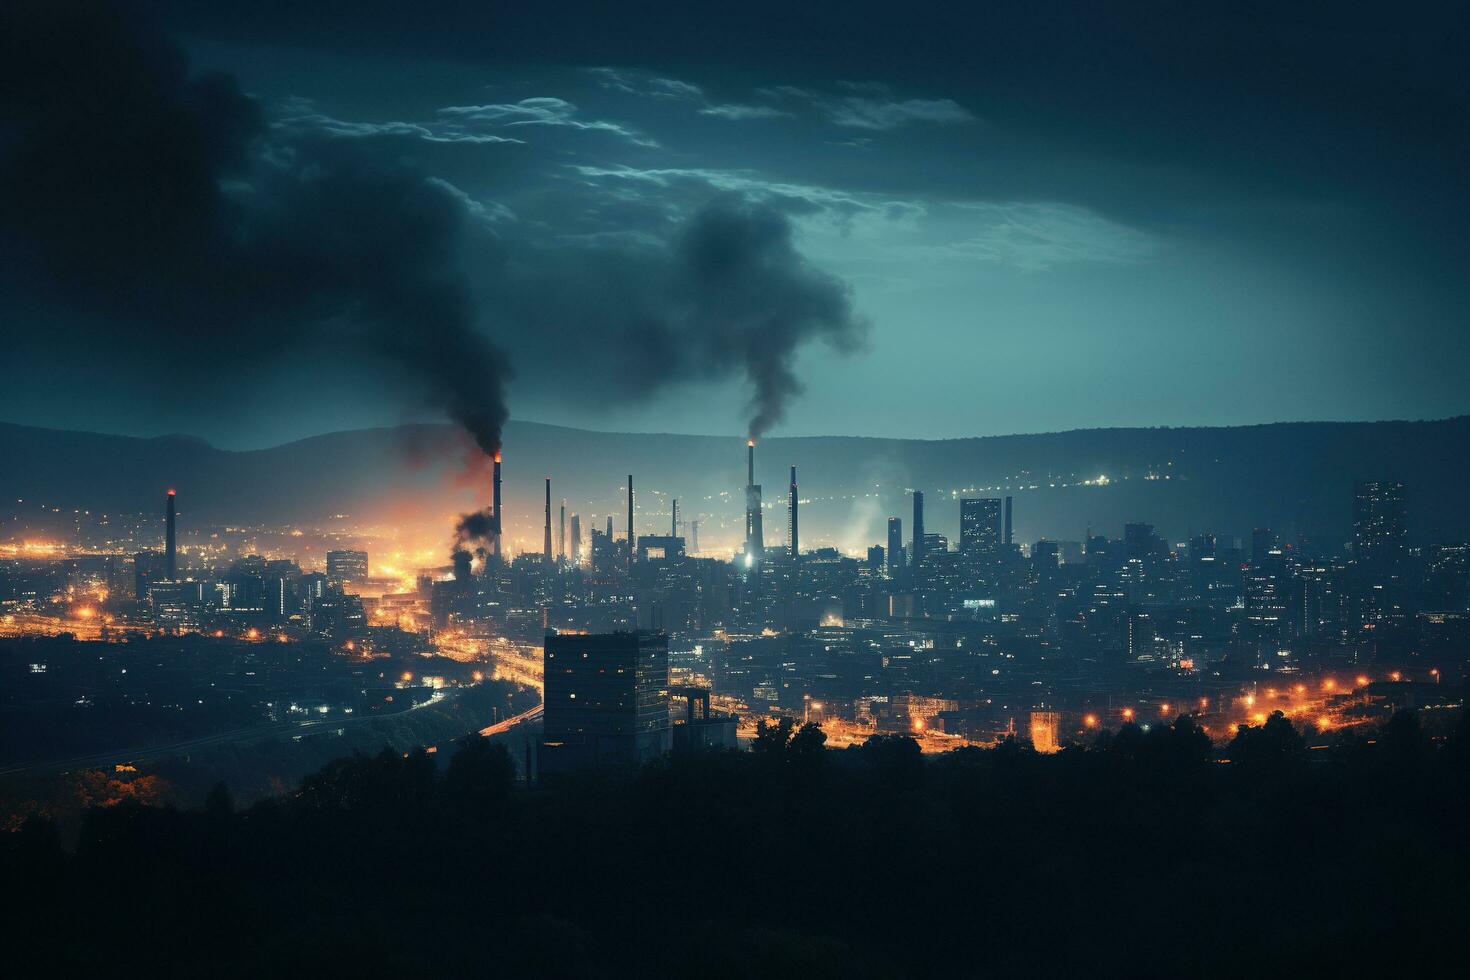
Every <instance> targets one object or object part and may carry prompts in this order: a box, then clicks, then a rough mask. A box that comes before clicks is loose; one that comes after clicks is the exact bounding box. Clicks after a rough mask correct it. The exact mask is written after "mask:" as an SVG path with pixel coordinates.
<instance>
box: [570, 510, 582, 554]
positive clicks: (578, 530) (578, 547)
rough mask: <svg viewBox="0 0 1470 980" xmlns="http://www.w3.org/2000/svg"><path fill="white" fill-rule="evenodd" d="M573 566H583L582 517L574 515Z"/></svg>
mask: <svg viewBox="0 0 1470 980" xmlns="http://www.w3.org/2000/svg"><path fill="white" fill-rule="evenodd" d="M572 564H573V565H580V564H582V517H581V515H580V514H573V515H572Z"/></svg>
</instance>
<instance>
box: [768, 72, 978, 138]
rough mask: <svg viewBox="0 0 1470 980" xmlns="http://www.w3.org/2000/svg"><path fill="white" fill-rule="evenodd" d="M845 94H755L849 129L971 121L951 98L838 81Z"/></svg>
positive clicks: (789, 89) (788, 88)
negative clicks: (802, 107)
mask: <svg viewBox="0 0 1470 980" xmlns="http://www.w3.org/2000/svg"><path fill="white" fill-rule="evenodd" d="M837 87H838V88H840V89H842V90H843V91H844V92H847V93H849V94H846V95H834V94H830V93H827V92H821V91H817V90H816V89H811V88H802V87H799V86H796V85H772V86H768V87H766V88H763V89H759V92H760V93H761V94H762V95H764V96H766V97H767V98H770V99H773V100H777V101H786V102H804V103H806V104H808V105H810V106H812V107H813V108H815V109H816V110H817V111H819V112H821V113H822V114H823V115H824V116H826V117H827V121H828V122H830V123H832V124H833V125H835V126H845V127H849V128H852V129H872V130H886V129H898V128H899V127H901V126H907V125H909V124H911V123H934V124H940V125H946V124H954V123H968V122H974V121H975V116H974V115H973V114H972V113H971V112H970V111H969V110H968V109H966V108H965V107H964V106H962V105H960V104H959V103H958V102H956V101H954V100H953V99H912V98H911V99H901V98H898V97H896V96H895V95H894V94H893V93H892V91H891V90H890V89H889V88H888V86H886V85H884V84H882V83H880V82H839V83H838V86H837Z"/></svg>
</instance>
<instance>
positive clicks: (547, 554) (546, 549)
mask: <svg viewBox="0 0 1470 980" xmlns="http://www.w3.org/2000/svg"><path fill="white" fill-rule="evenodd" d="M541 555H542V561H544V562H545V563H546V564H548V565H550V564H551V557H552V556H551V477H549V476H548V477H547V478H546V536H545V538H544V539H543V540H542V544H541Z"/></svg>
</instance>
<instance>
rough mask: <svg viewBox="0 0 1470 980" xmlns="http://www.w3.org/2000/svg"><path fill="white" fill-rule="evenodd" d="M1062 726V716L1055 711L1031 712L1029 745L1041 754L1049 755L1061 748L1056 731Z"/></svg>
mask: <svg viewBox="0 0 1470 980" xmlns="http://www.w3.org/2000/svg"><path fill="white" fill-rule="evenodd" d="M1061 727H1062V716H1061V714H1059V713H1058V712H1055V711H1033V712H1031V747H1032V748H1033V749H1035V750H1036V751H1037V752H1040V753H1041V754H1042V755H1051V754H1052V753H1053V752H1057V751H1059V750H1060V749H1061V747H1062V746H1061V743H1060V742H1059V741H1058V739H1057V733H1058V731H1059V730H1060V729H1061Z"/></svg>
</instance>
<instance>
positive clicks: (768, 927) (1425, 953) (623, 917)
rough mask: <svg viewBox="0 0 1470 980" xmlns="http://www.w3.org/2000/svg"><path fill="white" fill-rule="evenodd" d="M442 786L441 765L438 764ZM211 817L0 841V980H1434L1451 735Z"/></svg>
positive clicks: (348, 796)
mask: <svg viewBox="0 0 1470 980" xmlns="http://www.w3.org/2000/svg"><path fill="white" fill-rule="evenodd" d="M440 757H442V753H441V756H440ZM435 758H436V757H435V756H430V755H426V754H423V753H422V752H418V753H410V754H408V755H407V756H405V755H403V754H401V753H397V752H385V753H384V754H382V755H381V756H379V757H377V758H375V759H370V758H367V757H365V756H358V757H355V758H351V759H344V760H341V761H339V762H336V763H333V764H331V765H329V766H328V767H327V768H325V769H323V770H322V771H321V772H320V773H318V774H317V775H315V776H313V777H310V778H309V779H307V780H306V781H305V782H304V783H303V784H302V786H301V788H300V790H299V791H298V792H296V793H295V794H294V795H291V796H289V797H286V798H282V799H279V800H271V801H267V802H264V803H260V804H257V805H255V806H253V807H251V808H250V809H249V810H246V811H243V812H237V811H235V810H233V808H232V807H231V805H230V802H229V799H228V797H227V796H226V795H224V794H223V793H222V792H219V793H216V794H215V795H213V796H212V797H211V799H210V801H209V803H208V804H207V806H206V807H205V808H204V809H202V810H200V811H192V812H177V811H173V810H166V809H163V810H160V809H149V808H145V807H141V806H137V805H133V804H123V805H119V806H116V807H112V808H108V809H98V810H94V811H92V812H91V813H90V815H89V816H88V817H87V819H86V820H85V821H84V823H83V827H82V830H81V834H80V839H79V840H78V841H77V843H76V847H75V849H74V850H68V849H63V848H62V847H60V846H59V844H58V842H57V840H56V836H55V833H54V831H53V830H52V829H51V828H50V827H49V826H47V825H45V824H41V823H34V822H33V823H31V824H28V825H27V826H26V827H25V829H23V830H21V831H19V832H17V833H12V834H5V835H0V875H3V880H4V881H5V884H6V887H5V892H6V896H7V898H8V899H10V900H11V905H12V908H11V910H10V911H8V912H7V913H6V914H5V915H4V916H3V917H0V942H3V948H4V950H5V960H6V963H7V965H8V966H9V967H11V972H12V974H13V975H15V976H38V975H48V976H75V975H83V974H87V973H94V972H106V973H119V972H120V973H122V974H123V975H135V974H136V975H142V974H145V973H146V975H149V976H213V977H260V976H281V975H286V976H398V977H403V976H456V977H459V976H484V977H492V976H506V977H541V978H555V977H579V978H599V977H602V978H612V977H629V978H633V977H637V978H648V977H674V976H680V977H690V976H694V977H708V978H737V977H738V978H745V977H801V978H804V980H813V978H828V977H830V978H844V980H847V978H864V977H873V978H880V977H946V978H947V977H1098V978H1112V977H1117V978H1124V977H1128V978H1136V977H1204V978H1214V977H1220V978H1236V977H1241V976H1296V977H1302V976H1332V977H1387V976H1458V975H1460V974H1461V973H1462V971H1463V960H1464V948H1463V943H1462V942H1461V940H1460V935H1461V929H1462V927H1463V924H1464V921H1465V913H1466V911H1467V896H1466V886H1467V880H1470V879H1467V873H1470V849H1467V845H1466V840H1467V839H1470V838H1467V832H1470V816H1467V815H1470V730H1467V726H1465V725H1464V724H1463V723H1462V724H1461V726H1460V728H1459V729H1458V730H1457V731H1456V732H1455V733H1454V734H1453V735H1452V736H1451V737H1450V738H1449V739H1447V740H1442V741H1439V742H1432V741H1430V740H1429V739H1428V738H1426V737H1425V735H1424V734H1423V733H1422V732H1421V731H1420V729H1419V727H1418V722H1417V721H1416V720H1415V719H1414V717H1413V716H1412V715H1410V714H1401V715H1399V716H1397V717H1396V718H1395V719H1394V721H1393V722H1391V723H1390V724H1389V725H1388V727H1387V728H1386V729H1385V730H1384V731H1383V732H1381V733H1377V735H1376V737H1375V738H1373V739H1372V740H1368V739H1364V738H1349V739H1348V740H1346V741H1344V742H1342V743H1340V744H1339V745H1337V746H1336V747H1335V748H1328V749H1321V750H1311V749H1308V748H1307V747H1306V746H1305V745H1304V743H1303V741H1302V739H1301V738H1300V737H1299V736H1298V735H1297V733H1296V732H1294V731H1293V730H1292V728H1291V725H1290V723H1289V722H1287V721H1286V720H1285V719H1284V718H1281V717H1280V716H1279V715H1278V716H1276V717H1274V718H1272V719H1271V720H1269V721H1268V722H1267V723H1266V725H1265V726H1263V727H1262V728H1254V729H1247V730H1246V731H1245V732H1243V733H1242V734H1241V735H1240V736H1239V737H1238V738H1237V739H1236V741H1235V742H1234V743H1233V744H1232V745H1231V746H1230V749H1229V755H1228V758H1229V764H1221V763H1220V762H1219V761H1217V760H1216V759H1215V758H1214V752H1213V751H1212V749H1211V746H1210V743H1209V741H1208V739H1207V738H1205V736H1204V735H1203V734H1201V733H1200V732H1199V731H1197V730H1196V729H1194V728H1193V726H1192V725H1191V724H1190V723H1189V722H1188V720H1187V719H1181V720H1180V721H1179V722H1178V723H1176V724H1175V725H1174V726H1172V727H1170V726H1155V727H1154V729H1153V730H1152V731H1151V732H1148V733H1144V732H1142V731H1140V730H1139V729H1137V728H1133V727H1129V728H1125V729H1124V730H1123V731H1122V732H1120V733H1119V734H1117V735H1116V736H1112V737H1110V738H1108V739H1104V740H1103V741H1101V742H1100V743H1099V744H1097V745H1095V746H1093V747H1091V748H1088V749H1080V748H1072V749H1068V750H1066V751H1064V752H1063V753H1062V754H1060V755H1058V756H1051V757H1044V756H1038V755H1035V754H1033V753H1031V752H1030V751H1029V750H1026V749H1023V748H1021V747H1019V746H1016V745H1004V746H1002V747H1000V748H997V749H994V750H988V751H986V750H975V749H969V750H961V751H959V752H954V753H951V754H949V755H946V756H943V757H940V758H937V759H932V760H928V761H926V760H924V759H923V758H922V757H920V756H919V754H918V749H917V746H915V745H914V743H913V742H912V741H911V740H909V739H906V738H904V737H902V736H880V737H877V738H875V739H874V740H873V741H871V742H870V743H869V744H867V745H865V746H863V747H862V748H860V749H853V750H849V751H846V752H841V753H834V752H827V751H824V750H823V749H822V747H821V736H820V733H819V732H816V731H815V730H809V729H804V730H803V731H801V732H799V733H797V734H796V735H795V737H793V738H791V739H790V740H789V741H788V740H787V738H786V736H785V734H784V733H783V734H781V735H780V736H776V737H771V736H769V735H768V736H766V737H763V738H761V739H758V740H757V750H756V751H754V752H750V753H738V754H737V753H729V754H721V755H711V756H702V757H695V758H688V759H683V760H678V761H675V762H673V763H671V764H667V765H658V766H655V767H653V768H649V769H647V770H645V771H643V772H642V773H640V774H638V775H636V776H630V777H627V778H624V779H616V780H614V779H609V780H602V781H589V782H581V783H574V784H570V785H564V786H561V787H558V788H550V789H541V790H536V791H532V792H525V791H522V790H518V789H516V788H515V787H514V784H513V767H512V766H511V762H510V759H509V757H508V756H507V755H506V754H505V752H504V750H503V749H502V748H500V747H498V746H490V745H487V744H484V743H483V742H481V743H476V744H473V745H470V746H468V747H466V748H465V749H462V750H461V751H460V752H459V753H458V754H456V755H455V756H454V757H453V758H452V759H451V760H450V761H449V764H448V765H447V766H446V767H445V768H444V770H443V771H442V772H441V771H440V770H438V769H437V768H436V765H435V762H434V759H435Z"/></svg>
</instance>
